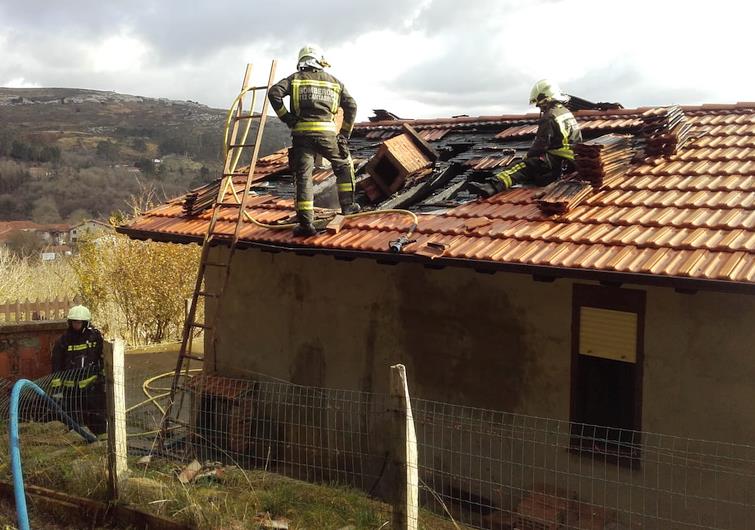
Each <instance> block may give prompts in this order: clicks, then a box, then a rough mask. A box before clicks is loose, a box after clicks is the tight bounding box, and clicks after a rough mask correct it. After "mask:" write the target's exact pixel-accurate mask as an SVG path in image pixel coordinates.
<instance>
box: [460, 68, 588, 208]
mask: <svg viewBox="0 0 755 530" xmlns="http://www.w3.org/2000/svg"><path fill="white" fill-rule="evenodd" d="M566 101H567V96H565V95H564V94H562V93H561V90H560V89H559V87H558V85H557V84H556V83H554V82H553V81H549V80H547V79H541V80H540V81H538V82H537V83H535V85H534V86H533V87H532V90H531V91H530V105H537V107H538V108H539V109H540V112H541V114H540V122H539V125H538V129H537V135H536V137H535V141H534V142H533V143H532V147H530V149H529V151H527V156H526V157H525V158H524V160H517V161H514V162H512V163H511V164H509V165H508V166H507V167H506V168H504V169H503V171H501V172H500V173H498V174H497V175H495V177H494V178H490V179H489V180H488V182H487V184H483V185H476V186H474V187H475V188H476V189H477V190H478V191H480V192H481V193H482V194H484V195H492V194H493V193H498V192H501V191H503V190H506V189H508V188H510V187H511V186H513V185H515V184H523V183H532V184H535V185H537V186H545V185H547V184H550V183H551V182H553V181H554V180H557V179H559V178H560V177H561V175H562V174H563V173H564V172H566V171H568V170H569V169H570V168H573V161H574V151H573V150H572V146H573V145H574V144H575V143H579V142H581V141H582V133H581V132H580V130H579V124H578V123H577V120H576V119H574V115H573V114H572V113H571V111H569V109H567V108H566V107H565V106H564V102H566Z"/></svg>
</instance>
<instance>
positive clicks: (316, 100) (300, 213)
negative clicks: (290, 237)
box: [268, 45, 359, 236]
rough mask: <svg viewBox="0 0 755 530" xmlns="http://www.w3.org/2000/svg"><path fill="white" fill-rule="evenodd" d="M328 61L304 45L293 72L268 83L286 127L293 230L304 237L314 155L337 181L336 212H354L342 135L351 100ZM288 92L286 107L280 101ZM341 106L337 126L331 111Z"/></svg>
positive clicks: (352, 111) (310, 213)
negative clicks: (338, 206)
mask: <svg viewBox="0 0 755 530" xmlns="http://www.w3.org/2000/svg"><path fill="white" fill-rule="evenodd" d="M328 66H330V65H329V64H328V63H327V61H326V60H325V57H324V56H323V52H322V50H320V48H318V47H317V46H312V45H308V46H305V47H304V48H302V49H301V50H300V51H299V61H298V64H297V71H296V72H295V73H293V74H291V75H290V76H288V77H287V78H285V79H283V80H281V81H279V82H278V83H276V84H275V85H273V86H272V87H271V88H270V91H269V92H268V98H269V99H270V103H271V105H272V107H273V109H275V112H276V113H277V114H278V117H279V118H280V119H281V120H282V121H283V122H284V123H285V124H286V125H288V127H289V128H290V129H291V143H292V148H291V150H290V151H289V153H290V156H291V161H290V165H291V167H292V169H293V171H294V177H295V181H296V215H297V220H298V222H299V225H298V226H297V227H296V228H294V235H297V236H309V235H314V234H315V233H316V230H315V227H314V224H313V223H314V193H313V190H312V171H313V170H314V165H315V164H314V162H315V156H316V155H321V156H323V157H324V158H326V159H327V160H329V161H330V163H331V166H332V167H333V173H334V174H335V176H336V182H337V185H338V201H339V202H340V204H341V211H342V213H344V214H346V215H348V214H352V213H356V212H358V211H359V205H358V204H356V203H355V202H354V166H353V164H352V161H351V155H350V154H349V148H348V139H349V136H351V129H352V128H353V126H354V121H355V119H356V112H357V104H356V101H354V98H352V97H351V96H350V95H349V93H348V92H347V90H346V87H344V86H343V83H341V82H340V81H339V80H338V79H336V78H335V77H333V76H332V75H330V74H329V73H327V72H325V71H324V69H325V68H326V67H328ZM285 96H289V98H290V111H289V110H288V109H286V107H285V105H284V104H283V98H284V97H285ZM339 108H342V109H343V125H341V128H340V130H336V114H337V113H338V109H339Z"/></svg>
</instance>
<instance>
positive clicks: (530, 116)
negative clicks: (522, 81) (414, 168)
mask: <svg viewBox="0 0 755 530" xmlns="http://www.w3.org/2000/svg"><path fill="white" fill-rule="evenodd" d="M674 106H678V107H680V108H681V109H682V110H683V111H684V112H690V113H692V114H695V115H700V114H715V113H718V112H722V111H733V110H740V111H747V110H749V111H755V102H747V101H745V102H738V103H704V104H701V105H676V104H672V105H651V106H644V107H636V108H630V109H608V110H578V111H576V112H574V116H575V117H577V118H579V117H595V118H601V117H613V116H622V117H627V116H632V115H637V116H640V115H642V114H643V113H644V112H647V111H649V110H653V109H661V108H664V107H674ZM539 116H540V115H539V114H538V113H527V114H501V115H494V116H462V117H457V118H451V117H448V118H418V119H401V120H387V121H374V122H371V121H366V122H359V123H357V124H355V125H354V128H355V129H360V130H365V131H368V130H372V129H394V128H395V129H398V128H400V127H401V126H402V125H403V124H404V123H409V124H411V125H412V126H413V127H415V128H418V129H422V128H425V127H431V126H436V127H437V126H443V125H449V126H454V125H461V126H463V125H480V124H490V125H493V124H495V123H516V122H536V121H537V120H538V118H539ZM523 124H524V123H522V125H523Z"/></svg>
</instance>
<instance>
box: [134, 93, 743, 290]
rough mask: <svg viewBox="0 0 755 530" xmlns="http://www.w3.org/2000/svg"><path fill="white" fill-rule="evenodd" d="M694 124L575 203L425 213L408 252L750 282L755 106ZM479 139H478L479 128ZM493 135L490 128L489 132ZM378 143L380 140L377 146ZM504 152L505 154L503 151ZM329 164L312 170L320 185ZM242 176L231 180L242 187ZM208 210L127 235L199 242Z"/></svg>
mask: <svg viewBox="0 0 755 530" xmlns="http://www.w3.org/2000/svg"><path fill="white" fill-rule="evenodd" d="M684 111H685V113H686V114H687V117H688V119H689V121H690V122H691V123H692V125H693V134H692V136H693V139H692V140H691V141H690V142H688V143H687V145H686V146H684V147H682V148H681V149H680V150H679V151H678V152H677V153H676V154H674V155H671V156H668V157H655V158H648V159H646V160H644V161H642V162H640V163H639V164H637V165H634V166H632V167H631V169H630V170H629V171H628V172H627V173H626V174H620V175H617V176H616V177H613V178H611V179H609V180H607V181H606V182H605V185H604V188H603V189H601V190H599V191H597V192H595V193H594V194H593V195H592V196H591V197H589V198H588V199H586V200H585V201H584V202H583V203H582V204H580V205H579V206H577V207H575V208H574V209H572V210H571V211H569V212H567V213H566V214H563V215H561V216H556V217H547V216H545V215H544V214H543V213H542V212H540V210H539V209H538V207H537V205H536V204H535V202H534V201H535V199H534V197H533V195H534V193H535V191H536V190H532V189H526V188H523V189H515V190H512V191H509V192H506V193H501V194H498V195H496V196H494V197H492V198H490V199H487V200H482V201H477V202H471V203H467V204H463V205H461V206H457V207H455V208H450V209H447V210H444V211H442V212H441V213H435V214H425V215H420V216H419V218H420V221H419V225H418V227H417V231H416V233H415V235H414V237H413V239H416V242H415V243H412V244H409V245H407V246H406V247H405V249H404V253H406V254H417V255H418V256H420V257H422V259H430V258H431V257H433V258H436V259H437V256H438V255H440V254H442V257H443V259H445V258H452V259H457V260H468V261H480V262H487V263H501V264H506V263H509V264H517V265H525V266H527V265H531V266H545V267H558V268H561V269H582V270H587V271H609V272H618V273H626V274H642V275H653V276H654V277H655V276H659V275H660V276H673V277H676V278H693V279H702V280H715V281H727V282H738V283H745V284H753V283H755V104H752V103H743V104H734V105H714V106H702V107H684ZM645 112H647V113H649V114H658V113H660V112H662V109H656V108H641V109H625V110H617V111H607V112H596V111H582V112H578V113H576V116H577V118H578V120H579V121H580V122H581V124H582V127H583V130H587V131H589V130H594V131H606V132H609V131H617V130H624V131H628V130H631V129H632V128H635V127H638V126H639V125H640V123H641V122H640V121H639V117H640V115H641V114H642V113H645ZM537 118H538V117H537V115H534V114H528V115H523V116H522V115H519V116H493V117H480V118H466V117H465V118H452V119H443V120H418V121H415V122H413V125H414V126H415V128H416V129H417V130H418V131H419V133H420V135H421V136H422V137H423V138H425V139H426V140H428V141H439V140H442V139H443V138H444V137H445V136H446V135H448V134H449V133H451V132H454V134H467V132H469V133H470V134H474V132H475V131H476V130H478V129H479V128H480V127H484V128H486V129H485V130H488V131H492V133H495V131H496V130H498V131H500V132H499V133H498V134H497V140H498V141H499V142H506V141H509V140H512V139H514V140H516V139H517V138H523V137H525V136H528V135H532V134H534V132H535V130H536V122H537ZM404 121H405V120H399V121H392V122H378V123H370V124H361V125H358V126H357V128H356V129H355V135H360V134H361V135H362V136H366V137H370V138H375V139H376V140H379V139H384V138H388V137H392V136H394V135H395V134H396V132H397V131H398V130H399V128H400V126H401V124H402V123H404ZM478 137H479V136H478ZM487 138H488V139H489V138H490V135H488V136H487ZM376 143H377V142H376ZM507 156H508V155H507ZM506 158H507V157H501V156H500V155H498V154H491V155H485V154H483V155H481V156H478V157H477V158H472V159H470V160H469V161H468V162H466V164H467V166H468V167H471V168H475V169H476V170H489V169H491V168H495V167H498V166H499V165H501V164H502V163H505V161H504V162H501V161H502V160H506ZM287 165H288V162H287V158H286V153H285V152H284V151H281V152H279V153H275V154H274V155H271V156H270V157H266V158H264V159H261V160H260V163H259V164H258V171H257V174H256V175H255V178H257V175H259V177H260V178H264V177H265V176H266V175H268V174H269V173H273V172H276V171H280V170H282V169H286V168H287ZM331 175H332V171H330V170H320V171H317V172H316V176H315V179H316V180H318V181H321V180H322V179H326V178H329V177H330V176H331ZM243 180H244V179H243V178H239V179H237V180H236V182H235V186H236V188H237V190H239V191H241V189H242V187H243ZM292 207H293V205H292V200H291V199H283V198H277V197H273V196H271V195H265V194H259V195H256V196H253V197H251V198H250V203H249V206H248V208H249V209H248V211H249V213H250V215H252V216H254V217H255V218H256V219H258V220H260V221H263V222H267V223H274V222H279V221H281V220H284V219H286V218H288V217H289V216H290V215H291V214H292ZM209 217H210V214H209V212H204V213H203V214H202V215H199V216H196V217H191V218H186V217H184V216H183V214H182V208H181V201H180V200H175V201H172V202H169V203H167V204H165V205H162V206H160V207H158V208H155V209H153V210H151V211H150V212H147V213H146V214H145V215H143V216H142V217H140V218H138V219H136V220H134V221H133V222H132V223H130V224H129V225H128V226H127V227H125V228H122V231H125V232H127V233H130V234H132V235H134V236H135V237H150V236H152V235H156V234H163V235H164V239H172V238H177V237H187V238H190V239H192V240H195V241H201V238H202V237H203V236H204V232H205V230H206V228H207V222H208V220H209ZM234 219H235V217H234V212H233V209H232V208H228V209H225V208H224V210H223V211H222V213H221V217H220V221H219V222H218V228H219V230H220V231H221V232H222V233H225V234H230V233H231V232H232V230H233V227H234ZM410 225H411V220H410V219H409V218H408V217H407V216H406V215H402V214H379V215H376V216H365V217H359V218H355V219H347V220H346V221H345V223H344V225H343V226H342V229H341V231H340V232H339V233H337V234H329V233H325V234H320V235H317V236H313V237H310V238H304V239H296V238H293V237H292V235H291V232H290V231H289V230H271V229H268V228H261V227H259V226H256V225H254V224H252V223H251V222H248V221H245V222H244V224H243V226H242V230H241V237H242V240H249V241H259V242H264V243H268V244H276V245H282V246H284V247H289V246H305V247H311V248H323V249H338V250H344V251H357V252H358V251H366V252H379V253H387V252H388V243H389V242H390V241H392V240H395V239H398V238H399V237H401V236H402V235H404V234H406V231H407V230H408V228H409V226H410ZM428 241H432V242H437V243H442V244H445V245H447V248H446V250H445V251H443V252H435V253H432V252H427V251H423V248H427V247H426V243H427V242H428Z"/></svg>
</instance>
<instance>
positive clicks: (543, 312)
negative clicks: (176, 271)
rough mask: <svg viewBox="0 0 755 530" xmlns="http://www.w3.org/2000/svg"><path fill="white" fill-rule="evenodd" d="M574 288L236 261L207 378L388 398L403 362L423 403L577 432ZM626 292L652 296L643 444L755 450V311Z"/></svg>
mask: <svg viewBox="0 0 755 530" xmlns="http://www.w3.org/2000/svg"><path fill="white" fill-rule="evenodd" d="M214 252H224V250H223V249H216V250H214ZM209 282H210V285H211V288H212V287H213V284H214V283H216V282H217V278H214V277H210V278H209ZM573 283H574V282H572V281H570V280H557V281H555V282H553V283H543V282H537V281H534V280H533V279H532V277H531V276H528V275H522V274H508V273H497V274H493V275H489V274H481V273H477V272H474V271H472V270H469V269H460V268H458V269H457V268H446V269H442V270H430V269H427V268H424V267H422V266H420V265H416V264H398V265H381V264H378V263H376V262H375V261H373V260H368V259H356V260H353V261H339V260H335V259H333V258H332V257H325V256H297V255H294V254H290V253H279V254H272V253H266V252H261V251H258V250H245V251H237V253H236V257H235V258H234V265H233V269H232V276H231V279H230V284H229V287H228V290H227V291H226V296H225V298H224V300H223V305H222V312H221V314H220V315H219V319H218V338H217V342H216V344H215V345H212V344H206V345H205V348H206V351H207V352H208V361H209V362H208V364H207V366H208V368H209V369H210V370H214V371H216V372H218V373H220V374H223V375H228V376H237V377H239V376H240V377H245V376H252V375H254V372H258V373H262V374H267V375H270V376H273V377H278V378H281V379H285V380H290V381H292V382H294V383H299V384H303V385H312V386H324V387H331V388H345V389H360V390H368V391H376V392H381V391H385V390H386V389H387V381H388V367H389V366H390V365H391V364H394V363H396V362H402V363H404V364H406V365H407V371H408V373H409V376H410V388H411V391H412V393H413V394H414V395H415V396H418V397H422V398H426V399H433V400H439V401H447V402H452V403H460V404H464V405H469V406H475V407H482V408H490V409H497V410H505V411H511V412H519V413H523V414H530V415H535V416H541V417H550V418H556V419H569V396H570V388H569V387H570V365H571V318H572V285H573ZM582 283H589V282H582ZM625 287H629V288H633V289H642V290H645V291H646V293H647V308H646V319H645V337H644V342H645V361H644V385H643V423H642V430H646V431H651V432H662V433H666V434H675V435H680V436H691V437H700V438H707V439H715V440H727V441H744V442H748V441H752V440H754V439H755V422H753V421H752V418H753V405H752V403H754V402H755V385H753V384H752V381H755V356H753V355H752V354H753V346H752V345H753V344H755V329H754V327H753V326H752V322H753V320H755V319H754V318H753V317H755V297H752V296H747V295H735V294H721V293H710V292H698V293H696V294H692V295H690V294H680V293H676V292H675V291H673V290H671V289H664V288H654V287H640V286H630V285H626V286H625ZM213 311H214V307H213V304H211V303H208V315H209V316H208V318H210V317H211V315H212V314H213Z"/></svg>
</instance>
